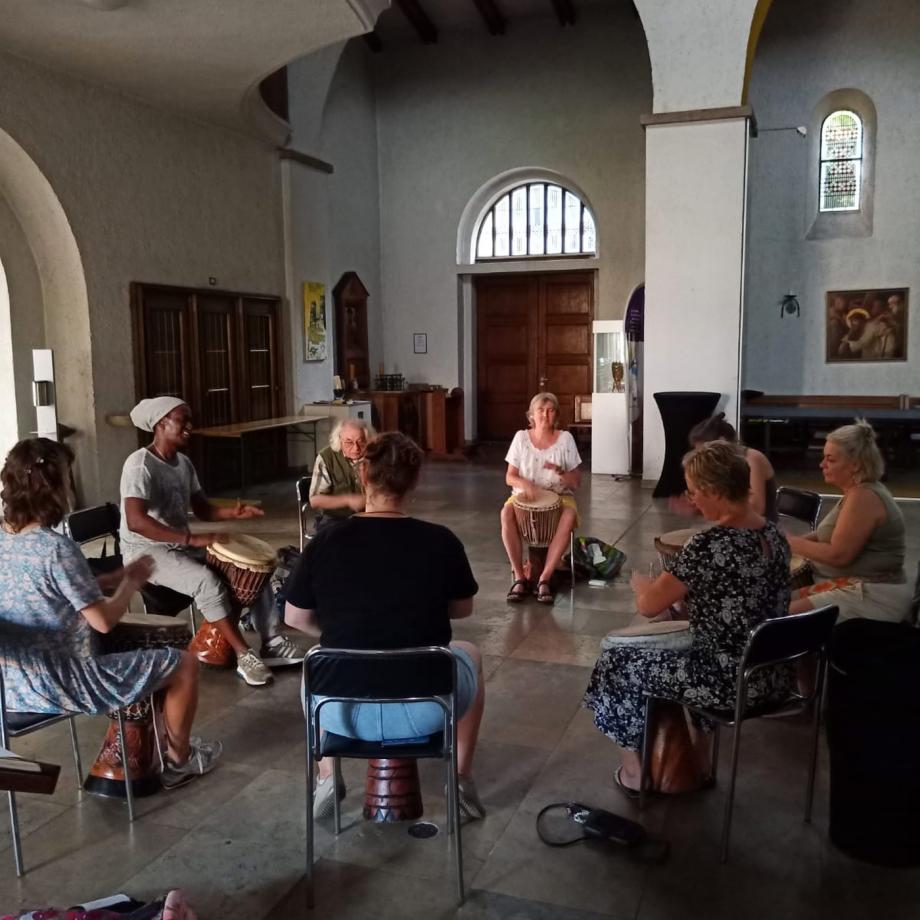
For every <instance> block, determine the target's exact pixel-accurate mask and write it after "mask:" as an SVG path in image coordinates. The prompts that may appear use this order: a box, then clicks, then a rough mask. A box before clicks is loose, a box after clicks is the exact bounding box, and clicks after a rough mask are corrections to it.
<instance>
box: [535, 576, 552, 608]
mask: <svg viewBox="0 0 920 920" xmlns="http://www.w3.org/2000/svg"><path fill="white" fill-rule="evenodd" d="M534 597H535V598H536V599H537V601H538V603H541V604H552V603H553V602H554V601H555V600H556V596H555V595H554V594H553V589H552V588H551V587H550V586H549V582H548V581H541V582H539V583H538V584H537V590H536V591H534Z"/></svg>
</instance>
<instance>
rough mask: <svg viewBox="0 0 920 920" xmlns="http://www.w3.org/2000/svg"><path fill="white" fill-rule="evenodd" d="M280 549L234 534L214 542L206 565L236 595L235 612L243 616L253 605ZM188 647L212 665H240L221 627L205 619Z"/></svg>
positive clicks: (229, 666) (255, 539)
mask: <svg viewBox="0 0 920 920" xmlns="http://www.w3.org/2000/svg"><path fill="white" fill-rule="evenodd" d="M276 560H277V553H276V552H275V550H274V549H272V547H271V546H269V544H268V543H266V542H265V541H264V540H259V539H258V538H256V537H249V536H246V535H245V534H234V535H233V536H232V537H229V538H228V539H227V540H226V541H225V542H223V543H212V544H211V545H210V546H209V547H208V551H207V555H206V556H205V565H207V566H208V568H210V569H212V570H213V571H215V572H217V574H218V575H219V576H220V578H221V579H222V580H223V581H224V582H225V583H226V584H227V586H228V587H229V588H230V591H231V594H232V596H233V608H234V609H233V611H232V615H233V616H234V617H235V618H237V619H238V618H239V615H240V613H241V612H242V610H243V608H244V607H251V606H252V605H253V604H254V603H255V602H256V599H257V598H258V596H259V595H260V594H261V593H262V589H263V588H264V587H265V584H266V582H267V581H268V580H269V578H271V575H272V572H274V571H275V564H276ZM188 650H189V651H190V652H191V653H192V654H193V655H194V656H195V657H196V658H197V659H198V660H199V661H200V662H201V664H203V665H205V666H206V667H210V668H233V667H236V654H235V653H234V651H233V649H232V648H231V647H230V645H229V643H228V642H227V640H226V639H225V638H224V637H223V635H221V632H220V630H219V629H218V628H217V627H216V626H215V625H214V624H213V623H208V622H207V621H205V622H204V623H202V624H201V626H200V627H199V629H198V632H197V633H195V638H194V639H192V642H191V644H190V645H189V647H188Z"/></svg>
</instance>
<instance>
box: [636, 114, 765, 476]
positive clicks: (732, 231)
mask: <svg viewBox="0 0 920 920" xmlns="http://www.w3.org/2000/svg"><path fill="white" fill-rule="evenodd" d="M747 132H748V122H747V120H746V119H743V118H741V119H732V120H726V121H715V122H685V123H682V124H668V125H657V126H650V127H649V128H648V129H647V132H646V134H647V150H646V156H647V164H646V171H647V183H646V184H647V196H648V200H647V204H646V207H647V215H646V234H647V236H646V245H647V247H648V254H647V257H646V270H647V274H648V278H647V280H646V287H645V346H644V354H645V368H644V389H645V397H644V425H643V461H642V465H643V478H645V479H656V478H657V477H658V476H659V474H660V473H661V465H662V460H663V459H664V430H663V428H662V425H661V418H660V415H659V412H658V408H657V406H656V404H655V402H654V396H653V394H654V393H656V392H659V391H668V390H707V391H710V392H715V393H721V394H722V395H723V402H722V404H721V408H722V409H724V410H725V413H726V416H727V417H728V418H729V419H733V418H734V417H735V414H736V412H737V405H738V404H737V393H738V382H739V347H738V342H739V337H740V335H741V297H742V293H741V285H742V267H743V230H744V206H745V198H746V186H745V183H746V166H747Z"/></svg>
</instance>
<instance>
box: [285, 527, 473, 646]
mask: <svg viewBox="0 0 920 920" xmlns="http://www.w3.org/2000/svg"><path fill="white" fill-rule="evenodd" d="M478 590H479V585H477V584H476V580H475V578H473V573H472V571H471V569H470V563H469V560H468V559H467V558H466V552H465V551H464V549H463V544H462V543H461V542H460V540H458V539H457V537H456V536H454V534H453V533H452V532H451V531H450V530H448V529H447V528H446V527H442V526H441V525H440V524H431V523H428V522H427V521H419V520H416V519H414V518H373V517H361V516H360V515H359V516H355V517H352V518H349V519H348V520H347V521H343V522H342V523H340V524H338V525H336V526H335V527H330V528H328V529H326V530H323V531H321V532H320V533H318V534H317V535H316V536H315V537H314V538H313V539H312V540H311V541H310V542H309V543H308V544H307V547H306V549H305V550H304V552H303V559H302V562H301V565H300V566H299V567H298V569H297V571H296V572H295V573H294V574H293V575H292V576H291V579H290V582H289V584H288V586H287V590H286V594H287V600H289V601H290V602H291V603H292V604H293V605H294V606H295V607H301V608H303V609H305V610H315V611H316V618H317V621H318V624H319V627H320V629H321V630H322V637H321V640H320V642H321V644H322V645H324V646H326V647H327V648H352V649H390V648H410V647H412V646H418V645H447V644H448V642H450V638H451V629H450V618H449V616H448V610H447V607H448V603H449V602H450V601H453V600H462V599H463V598H467V597H472V596H473V595H474V594H475V593H476V592H477V591H478Z"/></svg>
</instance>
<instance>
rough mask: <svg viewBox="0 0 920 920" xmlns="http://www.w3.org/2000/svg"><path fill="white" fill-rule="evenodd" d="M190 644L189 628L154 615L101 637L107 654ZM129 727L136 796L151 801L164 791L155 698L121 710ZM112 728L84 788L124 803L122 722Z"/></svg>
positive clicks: (113, 721) (124, 621) (127, 619)
mask: <svg viewBox="0 0 920 920" xmlns="http://www.w3.org/2000/svg"><path fill="white" fill-rule="evenodd" d="M190 638H191V632H190V631H189V628H188V624H187V623H186V622H185V621H184V620H176V619H175V618H174V617H163V616H157V615H155V614H152V613H142V614H132V613H126V614H125V615H124V616H123V617H122V618H121V620H120V621H119V622H118V624H117V625H116V626H115V627H114V628H113V629H112V630H111V631H110V632H107V633H105V634H103V636H102V638H101V646H102V651H103V653H104V654H111V653H112V652H136V651H139V650H142V649H158V648H179V649H184V648H185V646H186V645H188V641H189V639H190ZM121 713H122V716H123V718H124V725H125V747H126V748H127V761H128V772H129V773H130V776H131V789H132V791H133V792H134V795H136V796H145V795H153V794H154V793H155V792H158V791H159V790H160V752H159V751H157V745H156V732H155V731H154V724H153V720H154V718H155V716H154V712H153V702H152V698H151V697H147V698H146V699H144V700H138V701H137V702H135V703H132V704H131V705H130V706H125V707H124V708H123V709H122V710H121ZM109 719H110V722H109V728H108V731H107V732H106V735H105V739H104V740H103V742H102V748H101V749H100V751H99V754H98V755H97V757H96V760H95V762H94V763H93V765H92V767H91V768H90V771H89V775H88V776H87V777H86V780H85V781H84V783H83V788H84V789H86V791H87V792H92V793H94V794H96V795H105V796H112V797H115V798H121V799H123V798H125V766H124V762H123V760H122V757H121V748H120V745H119V743H118V720H117V715H116V713H114V712H111V713H109Z"/></svg>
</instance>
